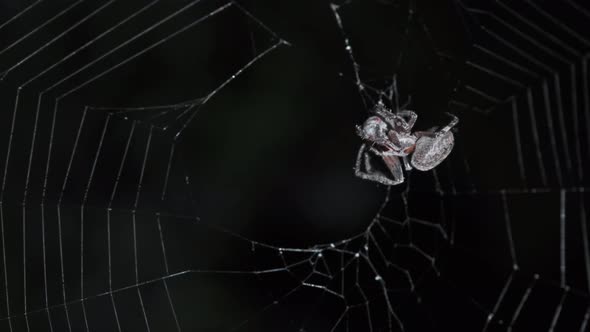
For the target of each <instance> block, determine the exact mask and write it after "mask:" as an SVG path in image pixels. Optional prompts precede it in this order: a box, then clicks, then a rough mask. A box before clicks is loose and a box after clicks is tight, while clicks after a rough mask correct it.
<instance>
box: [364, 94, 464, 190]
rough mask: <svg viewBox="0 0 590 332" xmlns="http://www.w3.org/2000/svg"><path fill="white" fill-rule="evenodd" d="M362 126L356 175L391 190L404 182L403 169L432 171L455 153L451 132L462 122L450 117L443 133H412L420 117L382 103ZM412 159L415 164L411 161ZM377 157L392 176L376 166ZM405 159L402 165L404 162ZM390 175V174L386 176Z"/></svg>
mask: <svg viewBox="0 0 590 332" xmlns="http://www.w3.org/2000/svg"><path fill="white" fill-rule="evenodd" d="M373 113H374V115H373V116H371V117H369V118H368V119H367V120H366V121H365V122H364V123H363V125H362V126H356V130H357V134H358V135H359V136H360V137H361V138H362V139H363V141H364V142H363V144H362V145H361V147H360V149H359V152H358V155H357V158H356V164H355V167H354V170H355V175H356V176H358V177H360V178H362V179H366V180H371V181H376V182H379V183H381V184H384V185H387V186H393V185H397V184H400V183H402V182H404V173H403V172H402V162H403V167H404V168H405V169H406V171H409V170H411V169H412V166H413V167H414V168H416V169H418V170H420V171H428V170H430V169H433V168H434V167H436V166H437V165H438V164H440V163H441V162H442V161H443V160H444V159H445V158H446V157H447V156H448V155H449V153H451V150H452V149H453V144H454V141H455V140H454V137H453V133H452V132H451V131H450V130H451V128H453V127H454V126H455V125H456V124H457V123H458V122H459V119H458V118H457V117H456V116H454V115H452V114H450V113H447V114H448V115H449V116H450V117H451V118H452V119H451V122H449V124H447V125H446V126H445V127H444V128H442V129H441V130H438V131H437V129H438V127H433V128H431V129H429V130H426V131H416V132H413V133H412V132H411V130H412V127H413V126H414V123H416V119H417V118H418V115H417V114H416V113H414V112H413V111H410V110H405V109H404V110H402V111H399V112H396V113H393V112H392V111H391V110H389V109H387V108H386V107H385V105H383V103H378V104H377V105H376V106H375V109H374V110H373ZM410 155H411V160H410V161H408V159H409V158H410ZM374 156H378V157H380V158H381V159H382V160H383V162H384V163H385V166H387V170H388V171H389V172H383V171H381V170H379V169H376V168H375V167H374V166H373V163H372V160H373V158H374ZM400 158H401V161H400ZM386 173H389V174H386Z"/></svg>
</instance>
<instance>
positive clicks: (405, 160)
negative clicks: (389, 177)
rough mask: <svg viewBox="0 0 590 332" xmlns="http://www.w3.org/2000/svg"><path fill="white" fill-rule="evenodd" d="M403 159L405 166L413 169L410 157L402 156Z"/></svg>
mask: <svg viewBox="0 0 590 332" xmlns="http://www.w3.org/2000/svg"><path fill="white" fill-rule="evenodd" d="M402 160H403V161H404V167H405V169H406V171H411V170H412V165H410V162H409V161H408V157H402Z"/></svg>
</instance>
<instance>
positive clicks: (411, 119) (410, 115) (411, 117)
mask: <svg viewBox="0 0 590 332" xmlns="http://www.w3.org/2000/svg"><path fill="white" fill-rule="evenodd" d="M397 115H399V116H401V117H403V118H404V120H406V123H407V124H408V127H407V129H406V128H404V129H406V130H408V131H409V130H411V129H412V128H413V127H414V124H415V123H416V119H418V114H416V112H414V111H410V110H403V111H399V112H397Z"/></svg>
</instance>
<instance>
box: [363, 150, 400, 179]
mask: <svg viewBox="0 0 590 332" xmlns="http://www.w3.org/2000/svg"><path fill="white" fill-rule="evenodd" d="M386 158H395V159H397V157H393V156H389V157H383V160H384V161H385V160H386ZM385 163H386V165H387V167H388V168H389V169H390V171H391V170H392V167H391V166H390V165H389V163H388V162H385ZM398 164H399V161H398ZM363 166H364V169H365V171H363V170H362V168H363ZM354 174H355V175H356V176H358V177H359V178H361V179H365V180H371V181H376V182H379V183H381V184H384V185H386V186H393V185H396V184H400V183H402V182H403V181H404V179H403V173H401V167H400V168H399V174H401V178H396V173H394V172H393V171H392V174H393V176H394V179H390V178H389V177H387V176H386V175H385V174H383V173H381V172H379V171H378V170H375V169H373V166H372V165H371V155H370V154H369V152H368V151H367V146H366V144H363V145H362V146H361V147H360V149H359V152H358V154H357V157H356V163H355V167H354Z"/></svg>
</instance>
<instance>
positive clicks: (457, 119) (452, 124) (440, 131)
mask: <svg viewBox="0 0 590 332" xmlns="http://www.w3.org/2000/svg"><path fill="white" fill-rule="evenodd" d="M446 114H447V115H449V116H450V117H451V118H452V119H451V122H449V124H448V125H446V126H445V127H444V128H443V129H441V130H439V131H438V132H436V136H442V135H444V134H446V133H447V132H448V131H449V130H451V128H453V127H454V126H455V125H457V123H459V118H458V117H456V116H454V115H453V114H451V113H446Z"/></svg>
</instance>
